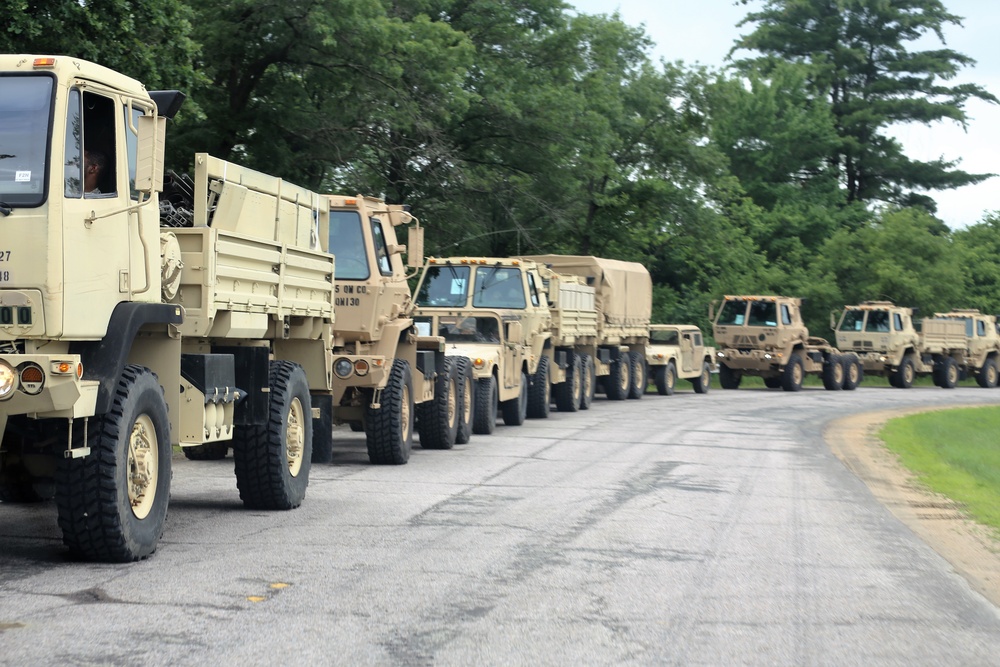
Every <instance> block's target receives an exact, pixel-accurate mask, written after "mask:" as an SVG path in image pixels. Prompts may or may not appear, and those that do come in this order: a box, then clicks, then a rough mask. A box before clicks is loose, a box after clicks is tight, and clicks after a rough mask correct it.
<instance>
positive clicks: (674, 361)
mask: <svg viewBox="0 0 1000 667" xmlns="http://www.w3.org/2000/svg"><path fill="white" fill-rule="evenodd" d="M646 366H647V367H648V368H649V369H650V371H651V374H652V376H653V383H654V384H655V385H656V392H657V393H658V394H659V395H660V396H672V395H673V393H674V387H675V385H676V383H677V379H678V378H680V379H682V380H690V381H691V386H692V387H693V388H694V391H695V393H698V394H707V393H708V390H709V387H710V386H711V380H712V372H713V371H714V370H716V363H715V348H714V347H711V346H709V345H705V341H704V340H703V338H702V335H701V329H699V328H698V327H696V326H694V325H692V324H653V325H651V326H650V327H649V347H647V348H646Z"/></svg>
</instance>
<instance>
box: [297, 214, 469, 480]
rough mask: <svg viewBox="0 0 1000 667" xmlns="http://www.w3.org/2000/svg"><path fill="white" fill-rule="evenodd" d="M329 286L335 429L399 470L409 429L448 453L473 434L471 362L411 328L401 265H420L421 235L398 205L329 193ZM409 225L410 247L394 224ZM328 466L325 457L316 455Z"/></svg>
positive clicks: (407, 289)
mask: <svg viewBox="0 0 1000 667" xmlns="http://www.w3.org/2000/svg"><path fill="white" fill-rule="evenodd" d="M326 198H327V200H328V201H329V203H330V233H329V247H330V248H333V249H335V250H336V254H337V274H336V278H335V280H334V291H335V292H336V307H337V321H336V326H335V332H334V355H333V356H334V359H333V375H334V378H333V387H334V391H333V415H332V418H333V423H335V424H344V423H347V424H351V426H352V428H354V429H355V430H359V431H360V430H363V431H364V432H365V436H366V440H367V445H368V457H369V459H370V460H371V462H372V463H380V464H401V463H406V462H407V460H408V459H409V456H410V449H411V446H412V441H413V432H414V430H416V431H417V432H418V433H419V435H420V446H421V447H423V448H425V449H451V448H452V447H453V446H454V445H455V444H456V443H459V444H464V443H466V442H468V441H469V438H470V435H471V420H472V400H473V375H472V362H471V361H470V360H469V359H468V357H464V356H461V355H458V356H451V357H446V356H445V354H444V349H445V347H444V346H445V340H444V338H442V337H440V336H437V335H421V334H419V333H418V332H417V330H416V328H415V327H414V326H413V310H414V304H413V300H412V295H411V292H410V287H409V284H408V282H407V272H406V266H404V264H403V261H402V259H401V254H402V253H403V252H406V254H407V264H408V265H409V266H410V268H413V269H414V270H416V269H419V268H420V267H421V266H422V265H423V234H422V232H423V230H422V228H421V227H420V226H419V221H417V219H416V218H414V217H413V216H412V215H410V213H409V212H408V211H407V210H406V209H405V208H404V207H403V206H400V205H390V204H386V203H385V202H384V201H382V200H380V199H375V198H372V197H363V196H361V195H357V196H353V197H348V196H337V195H328V196H327V197H326ZM411 223H413V226H412V227H410V228H409V233H408V240H409V241H410V247H409V248H407V247H406V246H404V245H402V244H400V243H399V242H398V241H397V237H396V228H398V227H400V226H403V225H408V224H411ZM314 455H315V456H317V457H319V459H320V460H323V461H327V460H329V456H330V452H319V453H316V452H314Z"/></svg>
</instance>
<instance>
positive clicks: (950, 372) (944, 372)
mask: <svg viewBox="0 0 1000 667" xmlns="http://www.w3.org/2000/svg"><path fill="white" fill-rule="evenodd" d="M958 376H959V370H958V363H957V362H956V361H955V360H954V359H952V358H951V357H945V358H944V359H942V360H941V376H940V377H941V385H940V386H941V388H942V389H954V388H955V386H956V385H957V384H958Z"/></svg>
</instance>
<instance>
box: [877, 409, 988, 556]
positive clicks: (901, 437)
mask: <svg viewBox="0 0 1000 667" xmlns="http://www.w3.org/2000/svg"><path fill="white" fill-rule="evenodd" d="M998 434H1000V407H986V408H959V409H955V410H944V411H940V412H926V413H922V414H917V415H912V416H909V417H900V418H898V419H892V420H890V421H889V422H888V423H887V424H886V425H885V427H884V428H883V429H882V430H881V431H880V432H879V437H880V438H882V440H883V441H885V443H886V446H887V447H888V448H889V449H890V450H892V451H893V452H895V453H896V454H898V455H899V458H900V460H901V461H902V463H903V465H904V466H906V467H907V468H909V469H910V470H912V471H913V472H914V473H915V474H916V475H917V478H918V479H919V480H920V481H921V482H922V483H923V484H925V485H926V486H927V487H928V488H930V489H931V490H932V491H935V492H937V493H940V494H942V495H945V496H947V497H949V498H951V499H952V500H954V501H956V502H958V503H959V504H961V505H962V506H963V508H964V509H965V511H966V512H967V513H968V514H969V515H970V516H971V517H972V518H974V519H975V520H977V521H979V522H980V523H982V524H984V525H987V526H989V527H991V528H992V529H993V530H994V531H996V533H997V535H998V536H1000V446H998V445H1000V443H998Z"/></svg>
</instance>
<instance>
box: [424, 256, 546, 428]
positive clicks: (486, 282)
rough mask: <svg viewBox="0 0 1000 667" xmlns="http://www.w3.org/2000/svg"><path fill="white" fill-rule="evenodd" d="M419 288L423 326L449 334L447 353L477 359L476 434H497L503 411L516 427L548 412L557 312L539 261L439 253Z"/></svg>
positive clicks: (426, 332)
mask: <svg viewBox="0 0 1000 667" xmlns="http://www.w3.org/2000/svg"><path fill="white" fill-rule="evenodd" d="M416 292H417V295H416V299H415V300H416V305H417V308H416V311H415V312H414V320H415V322H416V326H417V331H418V333H419V334H420V335H424V336H434V335H437V336H441V337H443V338H444V340H445V353H446V355H448V356H450V357H456V358H462V357H466V358H468V359H470V360H471V361H472V369H473V375H474V377H475V381H476V382H475V383H476V389H475V401H474V403H475V405H474V408H473V410H472V415H473V417H472V431H473V432H474V433H479V434H488V433H492V432H493V429H494V427H495V425H496V420H497V414H498V411H499V412H500V413H501V414H502V415H503V420H504V423H505V424H507V425H511V426H517V425H520V424H522V423H524V420H525V419H526V418H527V417H546V416H548V414H549V408H550V402H551V385H550V383H549V379H548V378H549V365H548V364H549V361H548V357H546V355H545V354H544V353H543V350H544V348H545V344H546V342H547V341H548V340H549V339H550V337H551V333H550V331H549V328H550V325H551V321H552V317H551V314H550V312H549V309H548V307H547V306H546V304H545V301H544V298H545V295H544V292H543V288H542V285H541V282H540V279H539V275H538V271H537V267H536V265H535V264H534V263H533V262H527V263H526V262H524V261H523V260H520V259H517V258H509V257H447V258H436V257H431V258H429V259H428V260H427V263H426V265H425V267H424V270H423V272H422V274H421V277H420V281H419V283H418V285H417V290H416Z"/></svg>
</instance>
